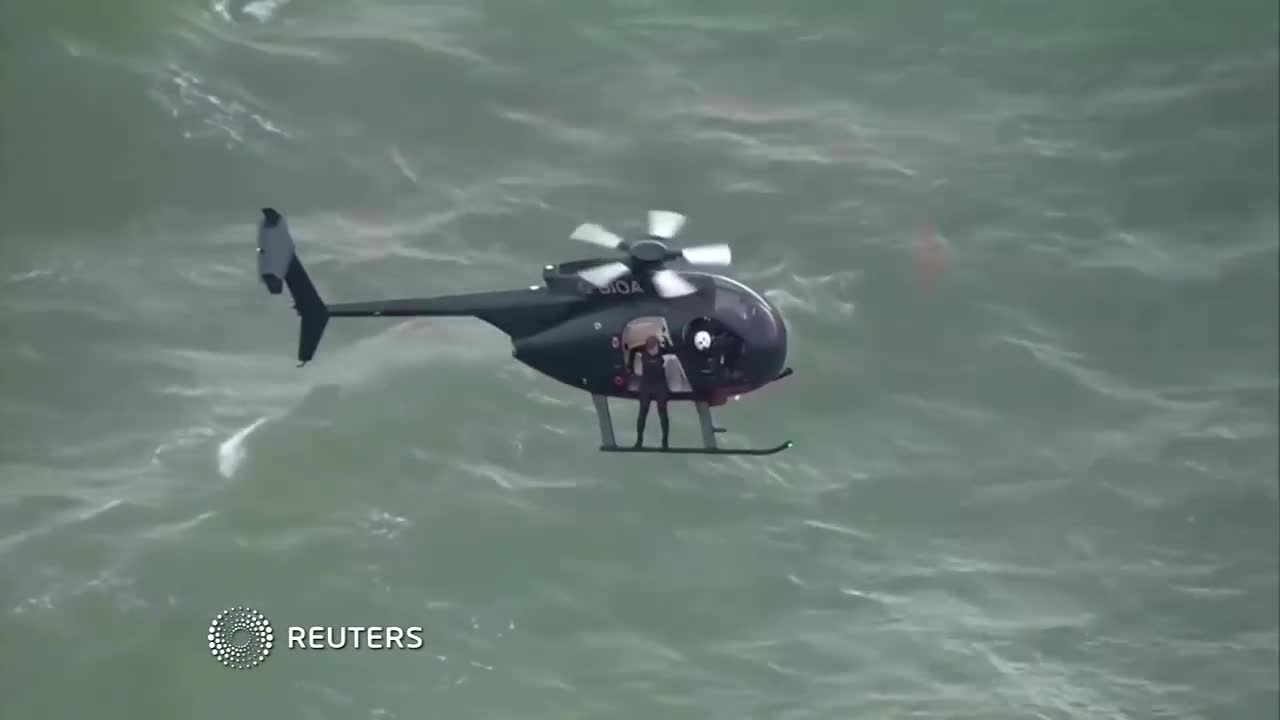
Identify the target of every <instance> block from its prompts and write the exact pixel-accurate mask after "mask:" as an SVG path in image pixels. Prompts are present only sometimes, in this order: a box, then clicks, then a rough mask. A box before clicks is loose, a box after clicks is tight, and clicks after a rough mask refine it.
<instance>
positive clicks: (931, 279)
mask: <svg viewBox="0 0 1280 720" xmlns="http://www.w3.org/2000/svg"><path fill="white" fill-rule="evenodd" d="M944 256H945V248H943V246H942V241H941V240H939V239H938V236H937V234H936V233H934V231H933V225H927V226H925V229H924V232H923V233H921V235H920V242H919V244H918V246H917V253H916V262H917V265H918V267H919V268H920V282H921V284H922V285H923V286H924V289H925V290H931V289H933V286H934V283H935V282H936V281H937V279H938V276H939V275H940V274H942V264H943V259H944Z"/></svg>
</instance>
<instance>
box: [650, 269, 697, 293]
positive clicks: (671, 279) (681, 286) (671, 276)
mask: <svg viewBox="0 0 1280 720" xmlns="http://www.w3.org/2000/svg"><path fill="white" fill-rule="evenodd" d="M653 286H654V287H655V288H656V289H657V290H658V294H659V295H661V296H662V297H664V298H675V297H682V296H684V295H692V294H694V293H695V292H697V291H698V289H697V288H696V287H694V286H693V285H692V284H691V283H690V282H689V281H688V280H685V279H684V278H682V277H680V276H679V275H677V274H676V272H675V271H674V270H659V271H658V272H656V273H654V274H653Z"/></svg>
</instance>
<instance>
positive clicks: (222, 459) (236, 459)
mask: <svg viewBox="0 0 1280 720" xmlns="http://www.w3.org/2000/svg"><path fill="white" fill-rule="evenodd" d="M266 421H267V418H266V417H260V418H258V419H257V420H254V421H253V422H252V423H250V424H249V425H246V426H245V427H243V428H241V429H240V430H237V431H236V432H235V434H233V435H232V436H231V437H229V438H227V439H226V440H225V441H223V443H222V444H221V445H219V446H218V472H219V473H221V474H222V477H224V478H231V477H232V476H233V475H235V473H236V470H238V469H239V468H240V465H241V463H243V462H244V459H245V457H246V456H247V453H246V452H245V449H244V441H245V439H246V438H248V437H249V434H250V433H252V432H253V431H254V430H257V429H258V427H259V426H261V425H262V424H263V423H265V422H266Z"/></svg>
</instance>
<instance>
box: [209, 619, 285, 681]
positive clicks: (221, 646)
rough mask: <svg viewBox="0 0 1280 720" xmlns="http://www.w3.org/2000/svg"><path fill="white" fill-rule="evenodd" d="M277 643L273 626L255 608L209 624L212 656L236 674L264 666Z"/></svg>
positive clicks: (214, 620)
mask: <svg viewBox="0 0 1280 720" xmlns="http://www.w3.org/2000/svg"><path fill="white" fill-rule="evenodd" d="M273 640H274V638H273V636H272V634H271V623H270V622H269V621H268V620H267V619H266V618H265V617H263V616H262V613H260V612H258V611H257V610H254V609H252V608H247V607H233V608H231V609H229V610H224V611H222V612H220V613H218V615H217V617H215V618H214V619H213V622H212V623H210V624H209V652H210V653H211V654H212V655H213V657H214V658H216V659H217V660H218V662H220V663H222V664H223V665H225V666H227V667H229V668H235V669H236V670H247V669H248V668H252V667H257V666H259V665H261V664H262V663H263V662H264V661H265V660H266V659H267V656H268V655H270V654H271V644H272V641H273Z"/></svg>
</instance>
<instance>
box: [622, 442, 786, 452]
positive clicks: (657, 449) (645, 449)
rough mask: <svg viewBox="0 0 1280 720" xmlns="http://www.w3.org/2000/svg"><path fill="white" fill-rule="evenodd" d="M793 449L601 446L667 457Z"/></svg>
mask: <svg viewBox="0 0 1280 720" xmlns="http://www.w3.org/2000/svg"><path fill="white" fill-rule="evenodd" d="M789 447H791V441H790V440H788V441H786V442H784V443H782V444H781V445H777V446H774V447H771V448H666V449H663V448H660V447H618V446H617V445H613V446H609V445H601V446H600V452H616V453H662V454H667V455H775V454H777V453H780V452H782V451H783V450H786V449H787V448H789Z"/></svg>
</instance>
